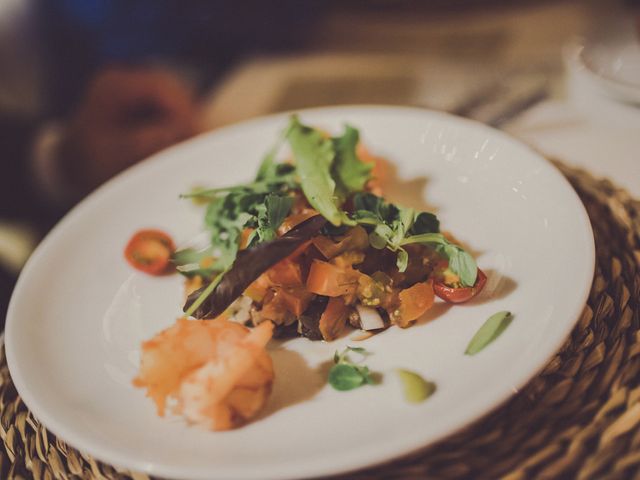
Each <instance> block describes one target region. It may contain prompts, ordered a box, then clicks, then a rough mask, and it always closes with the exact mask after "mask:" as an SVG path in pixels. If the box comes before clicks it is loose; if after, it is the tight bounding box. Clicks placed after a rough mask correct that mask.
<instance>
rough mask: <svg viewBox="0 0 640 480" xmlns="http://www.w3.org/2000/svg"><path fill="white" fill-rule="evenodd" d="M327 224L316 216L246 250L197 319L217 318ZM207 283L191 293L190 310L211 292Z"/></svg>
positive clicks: (223, 278) (200, 310) (209, 297)
mask: <svg viewBox="0 0 640 480" xmlns="http://www.w3.org/2000/svg"><path fill="white" fill-rule="evenodd" d="M325 223H326V220H325V219H324V218H322V217H321V216H319V215H318V216H315V217H312V218H310V219H308V220H306V221H304V222H302V223H301V224H300V225H298V226H296V228H294V229H292V230H290V231H289V232H287V233H286V234H285V235H283V236H282V237H279V238H277V239H276V240H274V241H272V242H268V243H262V244H258V245H256V246H255V247H252V248H248V249H247V250H243V251H241V252H240V254H239V255H238V258H237V259H236V261H235V262H234V264H233V267H232V268H231V269H230V270H229V271H228V272H226V273H225V274H224V275H223V276H222V278H221V281H220V283H219V284H218V285H217V286H216V287H215V289H214V290H213V292H211V293H212V294H211V295H207V296H206V298H205V300H203V303H202V305H201V306H200V307H199V308H197V309H196V310H195V311H194V312H192V313H193V315H194V316H195V317H196V318H215V317H217V316H218V315H220V314H221V313H222V312H224V311H225V310H226V308H227V307H228V306H229V305H231V303H232V302H233V301H234V300H235V299H236V298H238V297H239V296H240V295H241V294H242V292H244V291H245V289H246V288H247V287H248V286H249V285H250V284H251V283H252V282H253V281H254V280H256V279H257V278H258V277H259V276H260V275H261V274H262V273H263V272H265V271H266V270H268V269H269V268H271V267H272V266H273V265H275V264H276V263H278V262H279V261H280V260H282V259H284V258H286V257H288V256H289V255H291V254H292V253H293V252H294V251H295V250H296V249H297V248H298V247H300V246H301V245H303V244H304V243H305V242H307V241H308V240H309V239H310V238H311V237H312V236H313V235H314V234H316V233H317V232H318V231H319V230H320V229H321V228H322V227H323V225H324V224H325ZM207 287H209V285H207V286H206V287H203V288H201V289H198V290H196V291H195V292H194V293H192V294H191V295H189V298H188V299H187V302H186V304H185V306H184V309H185V310H188V309H189V308H190V307H191V305H192V304H193V303H194V302H195V301H196V300H197V299H198V298H199V297H200V295H203V296H204V295H205V294H206V292H207Z"/></svg>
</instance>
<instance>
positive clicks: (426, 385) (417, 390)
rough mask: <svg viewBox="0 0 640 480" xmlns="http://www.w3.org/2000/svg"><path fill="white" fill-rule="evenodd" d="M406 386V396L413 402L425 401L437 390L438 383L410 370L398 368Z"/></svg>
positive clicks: (399, 375) (398, 372)
mask: <svg viewBox="0 0 640 480" xmlns="http://www.w3.org/2000/svg"><path fill="white" fill-rule="evenodd" d="M396 372H397V374H398V377H400V380H401V381H402V384H403V386H404V398H405V399H406V400H407V401H408V402H411V403H420V402H424V401H425V400H426V399H427V398H429V397H430V396H431V395H433V393H434V392H435V391H436V384H435V383H433V382H430V381H428V380H425V379H424V378H422V376H420V375H419V374H417V373H416V372H412V371H410V370H404V369H402V368H399V369H397V370H396Z"/></svg>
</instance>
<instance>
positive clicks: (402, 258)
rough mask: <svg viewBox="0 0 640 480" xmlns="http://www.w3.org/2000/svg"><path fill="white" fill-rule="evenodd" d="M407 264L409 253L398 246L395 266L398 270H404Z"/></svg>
mask: <svg viewBox="0 0 640 480" xmlns="http://www.w3.org/2000/svg"><path fill="white" fill-rule="evenodd" d="M408 265H409V254H408V253H407V251H406V250H405V249H404V248H402V247H400V248H398V256H397V257H396V266H397V267H398V271H399V272H404V271H405V270H406V269H407V266H408Z"/></svg>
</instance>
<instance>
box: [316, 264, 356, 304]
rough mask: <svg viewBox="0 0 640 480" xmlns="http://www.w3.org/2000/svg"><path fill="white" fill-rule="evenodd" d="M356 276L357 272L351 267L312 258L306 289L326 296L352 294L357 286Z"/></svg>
mask: <svg viewBox="0 0 640 480" xmlns="http://www.w3.org/2000/svg"><path fill="white" fill-rule="evenodd" d="M358 276H359V274H358V272H357V271H355V270H353V269H346V268H340V267H338V266H335V265H332V264H331V263H328V262H323V261H321V260H314V261H313V263H312V264H311V269H310V270H309V276H308V277H307V290H309V291H310V292H311V293H315V294H317V295H325V296H327V297H340V296H342V295H352V294H354V293H355V291H356V289H357V288H358Z"/></svg>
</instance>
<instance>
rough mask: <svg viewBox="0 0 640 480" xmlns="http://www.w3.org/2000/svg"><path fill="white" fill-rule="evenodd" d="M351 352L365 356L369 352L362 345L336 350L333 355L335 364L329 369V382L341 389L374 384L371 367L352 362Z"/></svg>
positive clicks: (345, 389)
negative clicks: (341, 350)
mask: <svg viewBox="0 0 640 480" xmlns="http://www.w3.org/2000/svg"><path fill="white" fill-rule="evenodd" d="M349 352H356V353H359V354H360V355H363V356H366V355H368V354H369V352H367V351H366V350H365V349H364V348H362V347H347V348H345V349H344V350H343V352H342V353H338V352H337V351H336V352H335V354H334V355H333V363H334V364H335V365H333V367H331V370H329V378H328V380H329V384H330V385H331V386H332V387H333V388H335V389H336V390H340V391H347V390H353V389H354V388H358V387H361V386H362V385H366V384H369V385H374V384H375V380H374V379H373V377H372V376H371V372H370V371H369V368H368V367H366V366H364V365H358V364H356V363H353V362H351V360H349V357H348V354H349Z"/></svg>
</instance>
